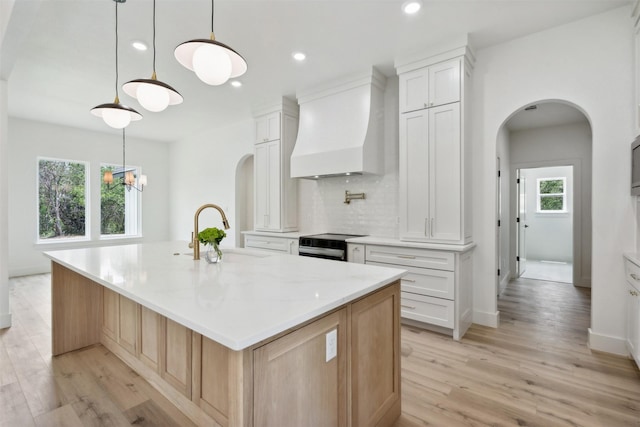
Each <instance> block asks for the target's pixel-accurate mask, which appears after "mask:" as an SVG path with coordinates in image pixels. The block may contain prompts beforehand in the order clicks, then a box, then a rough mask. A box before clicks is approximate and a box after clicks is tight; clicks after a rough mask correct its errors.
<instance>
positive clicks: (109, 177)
mask: <svg viewBox="0 0 640 427" xmlns="http://www.w3.org/2000/svg"><path fill="white" fill-rule="evenodd" d="M102 182H104V183H105V184H107V185H111V184H113V172H111V171H105V173H104V176H103V177H102Z"/></svg>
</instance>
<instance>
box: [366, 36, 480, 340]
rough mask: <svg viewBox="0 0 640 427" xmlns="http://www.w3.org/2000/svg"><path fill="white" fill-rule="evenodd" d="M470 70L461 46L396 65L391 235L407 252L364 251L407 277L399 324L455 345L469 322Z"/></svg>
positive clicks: (470, 62) (470, 60) (470, 57)
mask: <svg viewBox="0 0 640 427" xmlns="http://www.w3.org/2000/svg"><path fill="white" fill-rule="evenodd" d="M473 62H474V57H473V53H472V52H471V50H470V48H469V46H468V45H467V44H459V45H458V46H457V47H455V48H452V49H443V50H440V51H438V52H434V53H433V54H427V55H423V56H422V57H421V58H418V59H415V58H414V59H411V60H407V61H404V62H396V70H397V72H398V76H399V86H400V87H399V91H400V93H399V115H400V117H399V143H400V146H399V157H400V159H399V193H400V194H399V200H400V207H399V214H400V230H399V235H400V241H403V242H406V243H404V244H405V245H406V246H407V247H406V248H402V249H397V248H386V249H384V248H383V247H382V246H381V247H380V248H377V249H376V248H375V247H373V246H372V247H369V246H367V248H366V249H367V251H366V255H365V259H366V262H367V263H370V261H371V263H379V262H382V263H392V264H397V265H398V266H399V267H401V268H406V269H409V272H410V273H409V274H408V275H407V276H405V277H403V278H402V289H401V291H402V292H401V316H402V318H403V321H404V322H405V323H411V322H414V321H415V322H419V323H420V324H421V325H424V326H425V327H427V328H428V329H434V330H438V331H443V332H444V331H450V333H451V334H452V335H453V338H454V339H456V340H458V339H460V338H461V337H462V336H463V335H464V333H465V332H466V330H467V328H468V327H469V326H470V325H471V323H472V321H473V307H472V306H473V283H472V282H473V277H472V276H473V275H472V271H473V257H472V254H473V248H474V245H473V242H472V236H471V212H470V210H471V173H470V171H469V165H470V164H471V163H470V155H471V147H470V143H469V141H470V139H469V137H468V135H467V132H468V130H467V129H468V128H469V126H466V120H468V119H469V114H468V111H469V106H470V102H469V94H470V92H471V90H470V85H469V82H470V74H471V70H472V68H473ZM381 248H382V249H381ZM383 249H384V250H383ZM376 251H377V252H376ZM387 252H388V253H387ZM436 261H437V262H436ZM403 266H404V267H403Z"/></svg>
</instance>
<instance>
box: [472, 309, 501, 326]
mask: <svg viewBox="0 0 640 427" xmlns="http://www.w3.org/2000/svg"><path fill="white" fill-rule="evenodd" d="M473 323H477V324H478V325H482V326H489V327H490V328H497V327H498V325H499V324H500V312H499V311H496V312H495V313H487V312H485V311H477V310H474V312H473Z"/></svg>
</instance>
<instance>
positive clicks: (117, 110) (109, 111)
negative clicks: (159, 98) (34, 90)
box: [91, 0, 142, 129]
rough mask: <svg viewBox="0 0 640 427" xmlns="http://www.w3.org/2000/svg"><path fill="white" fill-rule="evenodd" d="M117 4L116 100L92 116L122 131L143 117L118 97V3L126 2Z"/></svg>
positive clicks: (94, 110) (95, 110) (101, 106)
mask: <svg viewBox="0 0 640 427" xmlns="http://www.w3.org/2000/svg"><path fill="white" fill-rule="evenodd" d="M113 1H114V2H115V3H116V98H115V99H114V100H113V102H110V103H107V104H100V105H98V106H97V107H93V108H92V109H91V114H93V115H94V116H98V117H102V119H103V120H104V121H105V123H106V124H108V125H109V126H111V127H112V128H116V129H122V128H125V127H127V126H128V125H129V123H131V121H135V120H140V119H142V115H141V114H140V113H138V112H137V111H136V110H134V109H133V108H130V107H127V106H126V105H122V104H120V98H119V97H118V3H124V2H125V1H126V0H113Z"/></svg>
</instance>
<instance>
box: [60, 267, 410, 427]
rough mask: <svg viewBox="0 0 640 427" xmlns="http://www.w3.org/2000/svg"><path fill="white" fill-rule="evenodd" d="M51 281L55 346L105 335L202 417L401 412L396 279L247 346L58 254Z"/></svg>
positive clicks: (275, 419)
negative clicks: (170, 314) (155, 306)
mask: <svg viewBox="0 0 640 427" xmlns="http://www.w3.org/2000/svg"><path fill="white" fill-rule="evenodd" d="M51 284H52V341H53V342H52V348H53V354H54V355H59V354H62V353H66V352H69V351H73V350H76V349H79V348H82V347H86V346H89V345H92V344H97V343H102V344H103V345H104V346H105V347H106V348H107V349H109V350H110V351H111V352H113V353H114V354H115V355H116V356H118V357H119V358H120V359H121V360H123V361H124V362H125V363H126V364H127V365H129V366H130V367H131V368H132V369H133V370H134V371H135V372H137V373H138V374H139V375H141V376H142V377H143V378H145V379H146V380H147V381H148V382H149V383H150V384H151V385H152V386H154V387H155V388H156V389H158V390H159V391H160V392H161V393H162V394H163V395H164V396H165V397H167V398H168V399H169V400H170V401H171V402H172V403H173V404H174V405H175V406H176V407H177V408H178V409H179V410H180V411H182V412H183V413H184V414H185V415H187V416H188V417H189V418H190V419H191V420H192V421H193V422H194V423H196V424H198V425H220V426H287V425H291V426H294V425H295V426H298V425H330V426H391V425H393V423H394V422H395V420H396V419H397V418H398V417H399V416H400V411H401V408H400V284H399V281H395V282H393V283H390V284H389V285H387V286H385V287H383V288H381V289H379V290H377V291H375V292H372V293H370V294H368V295H366V296H364V297H362V298H360V299H357V300H355V301H352V302H350V303H347V304H345V305H343V306H342V307H339V308H338V309H336V310H333V311H331V312H329V313H327V314H325V315H322V316H320V317H318V318H315V319H312V320H310V321H308V322H305V323H304V324H301V325H299V326H297V327H295V328H292V329H290V330H288V331H285V332H283V333H281V334H278V335H277V336H274V337H271V338H269V339H267V340H264V341H263V342H260V343H258V344H255V345H253V346H251V347H249V348H247V349H244V350H242V351H233V350H231V349H229V348H227V347H224V346H222V345H220V344H218V343H216V342H215V341H213V340H210V339H209V338H207V337H204V336H202V335H200V334H198V333H196V332H194V331H192V330H190V329H188V328H186V327H184V326H182V325H180V324H178V323H176V322H174V321H172V320H171V319H168V318H166V317H165V316H162V315H160V314H158V313H155V312H154V311H152V310H150V309H148V308H147V307H145V306H143V305H141V304H139V303H137V302H134V301H132V300H130V299H128V298H126V297H124V296H122V295H119V294H118V293H116V292H114V291H113V290H111V289H108V288H106V287H104V286H102V285H101V284H98V283H96V282H94V281H92V280H91V279H88V278H86V277H84V276H82V275H80V274H78V273H76V272H74V271H72V270H70V269H67V268H66V267H64V266H62V265H60V264H57V263H56V262H53V263H52V276H51ZM332 330H337V336H338V345H337V357H334V358H332V359H330V360H329V361H328V362H327V361H326V359H325V354H326V351H325V345H326V344H325V343H326V334H327V333H329V332H331V331H332Z"/></svg>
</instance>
